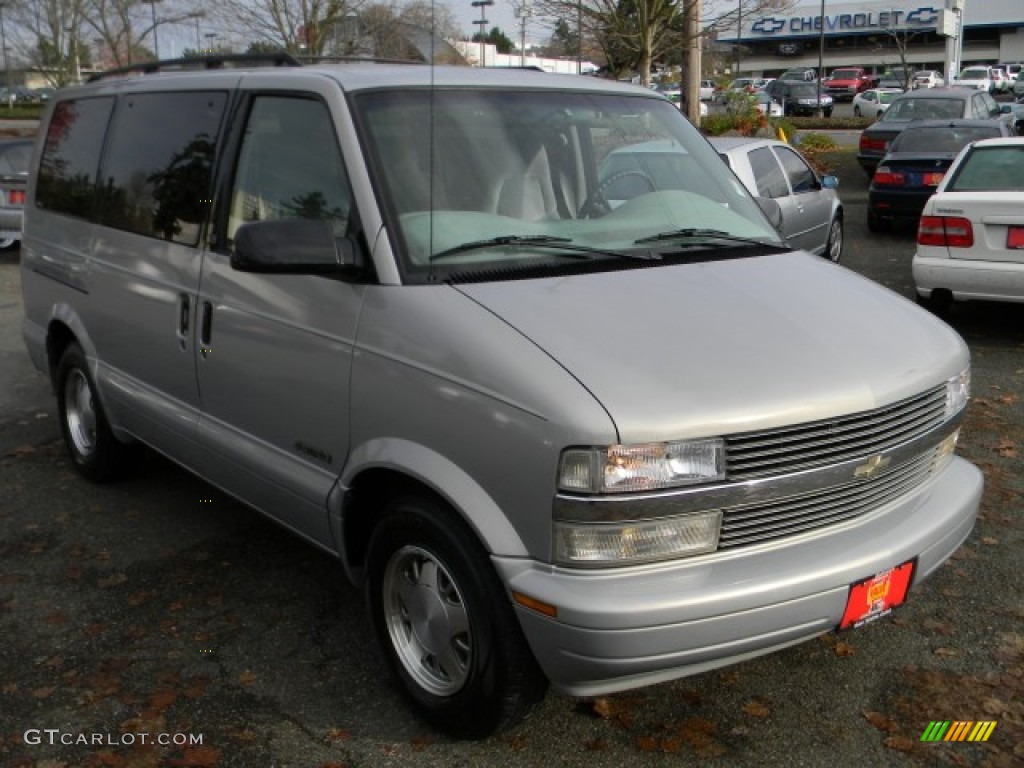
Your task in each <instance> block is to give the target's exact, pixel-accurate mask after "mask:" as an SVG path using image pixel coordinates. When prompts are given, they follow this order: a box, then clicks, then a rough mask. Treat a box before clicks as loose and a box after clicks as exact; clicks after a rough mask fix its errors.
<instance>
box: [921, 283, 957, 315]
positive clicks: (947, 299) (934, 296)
mask: <svg viewBox="0 0 1024 768" xmlns="http://www.w3.org/2000/svg"><path fill="white" fill-rule="evenodd" d="M917 303H918V304H920V305H921V306H922V307H924V308H925V309H927V310H928V311H929V312H931V313H933V314H935V315H938V316H939V317H949V312H950V310H951V309H952V308H953V294H952V292H951V291H947V290H945V289H943V288H936V289H935V290H933V291H932V292H931V295H930V296H927V297H925V296H922V295H921V294H917Z"/></svg>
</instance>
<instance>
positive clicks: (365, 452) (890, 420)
mask: <svg viewBox="0 0 1024 768" xmlns="http://www.w3.org/2000/svg"><path fill="white" fill-rule="evenodd" d="M246 62H251V65H249V64H246ZM212 63H216V64H221V63H222V59H220V58H217V59H209V60H207V61H204V60H202V59H199V60H197V59H186V60H183V61H181V62H174V63H173V64H167V63H166V62H165V63H154V62H146V63H143V64H140V65H139V66H138V67H136V68H134V70H125V69H121V70H115V71H113V72H111V73H107V75H106V76H101V77H100V78H99V79H97V80H96V81H95V82H92V83H89V84H87V85H84V86H80V87H75V88H70V89H61V90H59V91H58V92H57V93H56V94H54V96H53V99H52V100H51V103H50V105H49V106H48V108H47V110H46V112H45V115H44V118H43V123H42V125H41V126H40V129H39V137H38V139H37V144H36V147H37V149H36V151H35V152H34V154H33V158H34V160H33V162H34V166H33V167H32V168H31V169H30V174H29V187H28V200H27V203H26V206H25V231H24V246H25V247H24V248H23V251H22V258H21V260H22V265H21V286H22V291H23V298H24V324H23V329H22V332H23V337H24V339H25V343H26V347H27V349H28V352H29V356H30V358H31V360H32V361H33V363H34V365H35V366H36V367H37V369H38V370H39V371H40V372H41V373H42V374H43V375H44V376H45V377H47V378H48V379H49V380H48V381H46V382H45V383H44V381H43V380H42V377H41V380H40V386H41V387H43V386H45V387H47V388H48V389H49V388H51V387H52V390H53V392H54V393H55V394H56V401H57V411H58V418H59V422H60V425H61V430H62V433H63V436H64V442H65V445H66V448H67V452H68V457H69V463H70V465H72V466H73V467H74V468H75V469H76V470H77V471H78V472H79V473H80V474H81V475H82V476H83V477H84V478H88V479H90V480H94V481H102V480H112V479H114V478H115V477H116V476H117V475H118V474H119V473H125V472H128V471H130V469H131V468H132V466H133V464H134V463H135V462H133V457H137V455H138V451H139V450H140V448H141V446H150V447H152V448H154V449H157V450H158V451H159V452H160V453H162V454H164V455H166V456H168V457H170V458H171V459H173V460H174V461H176V462H177V463H179V464H180V465H182V466H183V467H185V468H187V469H188V470H190V471H192V472H195V473H197V474H198V475H200V476H201V477H203V478H204V479H205V480H206V481H208V482H210V483H211V484H213V485H214V486H216V487H218V488H220V489H222V490H223V491H224V492H225V493H226V494H228V495H230V496H233V497H235V498H237V499H239V500H240V501H242V502H243V503H245V504H247V505H249V506H251V507H253V508H255V509H257V510H259V511H260V512H262V513H263V514H265V515H267V516H269V517H270V518H272V519H274V520H276V521H277V522H279V523H281V524H282V526H284V527H285V528H286V529H287V530H289V531H292V532H295V533H297V534H298V535H300V536H301V537H303V538H304V539H305V540H307V541H309V542H311V543H313V544H314V545H316V546H318V547H320V548H322V549H324V550H326V551H327V552H329V553H331V554H332V555H334V556H335V557H337V559H338V560H339V562H340V568H339V577H340V576H341V575H342V574H344V576H345V577H347V578H349V579H350V580H351V581H353V582H354V583H355V584H356V585H358V586H359V587H360V588H361V589H363V590H364V591H365V598H366V613H367V615H368V620H369V623H370V625H371V626H372V628H373V632H374V634H375V636H376V637H377V639H378V641H379V643H380V646H381V648H382V651H383V655H384V658H385V660H386V665H387V666H388V668H389V669H390V670H391V671H392V672H393V677H394V680H395V684H396V687H397V688H398V689H399V690H400V691H402V692H403V693H404V694H405V696H406V698H407V700H408V701H409V702H410V704H411V705H412V706H413V707H414V708H415V709H416V711H417V712H418V713H419V714H420V715H421V716H422V717H423V718H424V719H425V720H426V721H427V722H429V723H431V724H433V725H434V726H435V727H437V728H440V729H442V730H444V731H445V732H447V733H449V734H452V735H455V736H459V737H473V738H479V737H483V736H486V735H488V734H490V733H492V732H494V731H496V730H498V729H500V728H502V727H507V726H509V725H511V724H512V723H513V722H515V721H516V720H518V719H519V718H521V717H522V716H524V715H525V714H526V712H527V711H528V710H529V709H530V707H531V706H532V705H534V704H535V703H536V702H537V701H538V700H539V699H540V698H541V697H542V696H543V694H544V691H545V689H546V686H547V684H548V681H550V682H551V683H552V684H553V685H555V686H556V687H557V688H558V689H559V690H560V691H563V692H565V693H566V694H568V695H572V696H587V697H590V696H597V695H603V694H606V693H610V692H614V691H621V690H626V689H629V688H635V687H640V686H643V685H649V684H653V683H661V682H664V681H667V680H670V679H673V678H678V677H681V676H684V675H687V674H694V673H698V672H700V673H703V672H705V671H706V670H708V669H711V668H715V667H718V666H722V665H725V664H729V663H732V662H736V661H741V660H747V659H750V658H752V657H755V656H757V655H760V654H764V653H769V652H772V651H774V650H777V649H781V648H789V647H791V646H793V645H794V644H795V643H797V642H800V641H804V640H810V639H812V638H815V637H818V636H820V635H821V634H823V633H826V632H829V631H830V630H832V629H835V628H840V627H842V628H844V629H854V628H856V627H858V626H862V625H863V624H865V623H867V622H869V621H873V620H875V619H878V618H879V617H881V616H884V615H886V614H888V613H889V612H890V611H891V610H892V609H893V608H895V607H898V606H899V605H900V604H902V603H903V602H904V600H905V599H906V597H907V595H908V590H911V589H912V588H915V587H917V586H919V585H920V584H921V582H922V581H923V580H924V579H926V578H928V577H929V576H930V575H931V574H932V573H935V572H936V571H937V570H938V569H939V568H940V567H941V566H942V564H943V563H944V562H945V561H946V560H947V559H948V558H949V557H950V556H951V555H952V554H953V553H954V552H955V551H956V549H957V548H958V547H959V546H960V544H961V543H962V542H963V541H964V540H965V539H966V538H967V537H968V536H969V535H970V533H971V530H972V527H973V525H974V522H975V519H976V516H977V510H978V505H979V502H980V498H981V493H982V490H983V484H984V483H983V478H982V475H981V473H980V472H979V471H978V469H977V468H976V467H974V466H972V465H971V464H969V463H968V462H966V461H964V460H963V459H960V458H958V457H956V455H955V446H956V438H957V434H958V431H959V428H960V425H961V423H962V422H963V419H964V417H965V409H966V407H967V402H968V396H969V391H970V386H969V385H970V356H969V352H968V349H967V346H966V344H965V343H964V342H963V340H962V339H960V337H959V336H958V335H957V334H956V333H955V331H953V330H952V329H951V328H949V327H948V326H947V325H946V324H945V323H942V322H941V321H938V320H936V319H935V318H934V317H931V316H929V315H928V314H927V313H925V312H922V311H921V310H920V309H919V308H917V307H915V306H913V305H911V304H909V303H908V302H906V301H904V300H903V299H902V298H900V297H899V296H896V295H895V294H893V293H892V292H891V291H890V290H889V289H888V288H885V287H883V286H880V285H874V284H873V283H871V282H870V281H867V280H864V279H863V278H862V277H860V276H859V275H855V274H853V273H851V272H849V271H847V270H844V269H841V268H838V267H837V266H836V265H835V264H830V263H826V262H825V260H824V259H821V258H818V257H815V256H812V255H811V254H808V253H806V252H803V251H800V250H796V249H794V248H793V247H792V246H790V245H788V244H786V243H785V242H784V241H783V239H782V238H781V237H780V236H779V234H778V233H777V232H776V231H775V229H774V228H773V225H772V223H771V221H770V220H769V218H768V216H766V215H765V214H766V213H767V214H768V215H770V216H771V217H772V219H777V218H778V214H779V212H780V206H779V204H777V203H775V202H774V201H772V200H768V199H765V200H760V201H759V200H755V199H754V198H753V197H752V196H751V195H750V193H749V192H748V191H747V189H746V187H745V186H744V184H743V183H742V182H741V181H740V180H739V178H737V176H736V175H735V174H733V173H731V172H727V169H726V168H725V167H724V165H723V161H722V159H721V157H720V156H719V155H718V154H717V153H716V152H715V150H714V149H713V148H712V147H711V145H710V144H709V143H708V142H707V141H706V140H705V138H704V137H703V136H702V135H701V134H700V132H699V131H698V130H697V129H696V128H695V127H694V126H693V125H691V124H690V123H689V122H688V121H686V120H685V119H684V118H683V116H682V115H681V114H680V112H679V110H678V109H677V108H676V107H674V106H673V105H672V104H671V103H669V102H668V101H667V100H666V99H665V98H664V97H662V96H660V95H659V94H656V93H654V92H653V91H651V90H650V89H647V88H641V87H637V86H631V85H628V84H622V83H617V82H612V81H608V80H604V79H599V78H591V77H577V76H570V75H555V74H551V75H546V74H540V73H537V72H532V71H524V70H515V69H489V68H470V67H443V66H431V67H426V66H424V67H417V66H408V65H391V64H386V63H367V64H360V63H345V64H340V63H334V64H316V65H310V66H302V65H301V63H300V62H299V61H297V60H295V59H293V58H291V57H289V56H287V55H286V54H266V55H262V56H259V57H250V58H249V59H246V60H236V61H235V62H233V63H234V64H235V65H236V67H235V68H234V69H231V70H227V69H222V68H220V67H217V68H208V67H207V66H206V64H212ZM259 64H262V66H258V65H259ZM272 64H287V66H271V65H272ZM189 66H191V67H192V68H187V67H189ZM133 72H137V73H138V74H133ZM143 73H145V74H143ZM110 78H116V80H114V81H111V79H110ZM651 142H658V143H659V144H660V145H662V146H663V147H674V148H676V150H677V151H676V153H675V155H676V157H675V158H674V160H673V162H672V164H671V165H669V164H668V163H662V164H660V165H659V166H657V167H651V171H652V172H650V173H649V172H648V170H647V168H648V166H645V165H644V164H643V160H642V157H641V156H643V155H644V154H645V150H646V148H647V147H646V146H645V145H649V144H650V143H651ZM631 155H636V156H637V157H630V156H631ZM612 157H615V158H618V159H616V160H615V161H614V162H615V163H621V171H616V172H614V173H611V172H609V171H608V170H607V168H608V166H610V164H611V162H613V161H610V160H609V158H612ZM605 174H607V175H605ZM803 176H804V178H806V176H807V174H806V173H805V174H803ZM599 178H600V181H598V179H599ZM787 178H788V177H787ZM626 181H630V184H629V187H630V188H629V189H620V188H619V187H618V185H619V184H622V183H625V182H626ZM787 184H788V181H787ZM634 192H635V194H634ZM612 198H615V199H616V200H617V201H618V205H614V206H613V205H612V204H611V202H612V200H611V199H612ZM143 535H144V532H142V531H140V532H139V536H143ZM152 535H154V536H155V534H152ZM240 535H245V534H244V533H242V534H240ZM910 594H912V592H911V593H910ZM338 602H339V604H340V603H341V602H346V601H338ZM347 602H351V601H347ZM331 607H332V606H327V607H325V610H330V608H331ZM361 612H362V611H360V613H361ZM350 618H351V617H345V619H346V620H348V619H350ZM281 663H285V664H287V663H300V662H298V661H295V660H288V659H282V660H281ZM780 674H784V673H780ZM358 682H359V683H360V684H363V683H366V684H369V685H373V684H375V681H369V682H367V681H363V680H360V681H358ZM835 693H836V695H842V693H843V691H842V690H841V689H840V687H839V686H838V685H837V688H836V691H835ZM4 738H5V739H6V738H7V737H6V735H5V737H4Z"/></svg>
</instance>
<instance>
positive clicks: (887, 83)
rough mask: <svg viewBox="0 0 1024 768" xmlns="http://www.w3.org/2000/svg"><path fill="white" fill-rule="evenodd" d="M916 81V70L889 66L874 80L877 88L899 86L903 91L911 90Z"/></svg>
mask: <svg viewBox="0 0 1024 768" xmlns="http://www.w3.org/2000/svg"><path fill="white" fill-rule="evenodd" d="M913 81H914V71H913V70H911V69H905V68H903V67H887V68H886V69H885V70H884V71H883V72H882V73H881V74H880V75H878V77H876V78H875V80H874V86H875V88H898V89H899V90H901V91H908V90H910V87H911V85H913Z"/></svg>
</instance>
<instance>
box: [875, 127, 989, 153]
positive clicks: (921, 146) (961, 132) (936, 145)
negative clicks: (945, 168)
mask: <svg viewBox="0 0 1024 768" xmlns="http://www.w3.org/2000/svg"><path fill="white" fill-rule="evenodd" d="M999 135H1000V133H999V128H998V126H995V125H993V126H991V127H989V126H983V125H966V126H964V125H961V126H948V125H936V126H927V127H921V128H915V127H913V126H911V127H909V128H907V129H906V130H905V131H903V133H901V134H900V135H899V137H898V138H897V139H896V140H895V141H894V142H893V145H892V148H891V149H890V151H891V152H929V153H943V152H952V153H957V152H959V151H960V150H961V149H963V148H964V147H966V146H967V145H968V144H970V143H971V142H972V141H981V140H982V139H994V138H996V137H997V136H999Z"/></svg>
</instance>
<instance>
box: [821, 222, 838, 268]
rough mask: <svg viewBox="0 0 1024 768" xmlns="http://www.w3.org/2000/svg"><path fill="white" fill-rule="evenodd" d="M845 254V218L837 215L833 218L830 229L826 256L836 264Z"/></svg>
mask: <svg viewBox="0 0 1024 768" xmlns="http://www.w3.org/2000/svg"><path fill="white" fill-rule="evenodd" d="M842 255H843V219H842V217H841V216H836V217H835V218H834V219H832V226H831V227H829V230H828V240H827V241H825V253H824V256H825V258H826V259H828V260H829V261H833V262H835V263H836V264H838V263H839V259H840V258H841V257H842Z"/></svg>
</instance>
